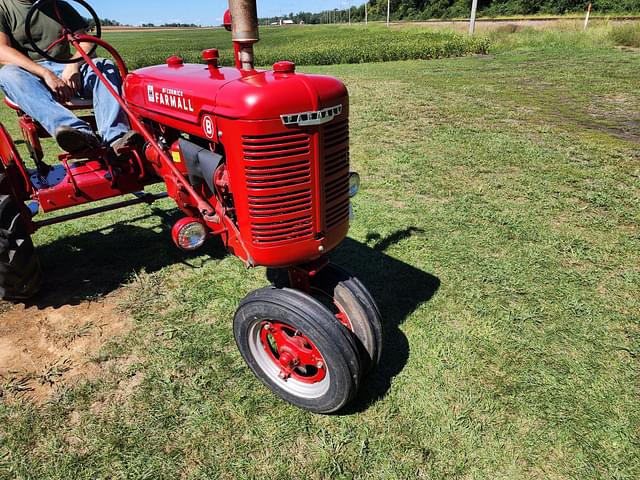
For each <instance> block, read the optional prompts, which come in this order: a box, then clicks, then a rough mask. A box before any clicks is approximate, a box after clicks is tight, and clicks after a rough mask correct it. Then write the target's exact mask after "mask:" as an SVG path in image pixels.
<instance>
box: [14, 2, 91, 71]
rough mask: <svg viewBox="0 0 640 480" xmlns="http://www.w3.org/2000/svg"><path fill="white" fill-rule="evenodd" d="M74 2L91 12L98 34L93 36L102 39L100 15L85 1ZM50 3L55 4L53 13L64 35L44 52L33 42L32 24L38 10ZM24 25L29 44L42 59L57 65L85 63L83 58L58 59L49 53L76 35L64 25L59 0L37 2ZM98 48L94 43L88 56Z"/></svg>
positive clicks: (30, 10)
mask: <svg viewBox="0 0 640 480" xmlns="http://www.w3.org/2000/svg"><path fill="white" fill-rule="evenodd" d="M73 1H74V2H76V3H79V4H80V5H82V6H83V7H84V8H85V9H86V10H87V11H88V12H89V14H90V15H91V18H92V19H93V21H94V22H95V25H96V33H95V35H93V36H94V37H96V38H100V37H101V36H102V26H101V25H100V18H98V15H97V14H96V11H95V10H94V9H93V8H92V7H91V5H89V4H88V3H87V2H85V1H84V0H73ZM50 3H53V12H54V14H55V16H56V19H57V20H58V23H59V24H60V25H61V26H62V35H61V36H60V38H58V39H57V40H56V41H55V42H53V43H52V44H51V45H49V46H48V47H46V48H45V49H44V50H43V49H42V48H40V47H39V46H38V44H37V43H36V42H35V41H34V40H33V35H32V32H31V22H32V20H33V16H34V15H35V13H36V12H37V11H38V10H41V11H42V9H43V7H45V6H46V5H48V4H50ZM24 23H25V29H26V34H27V40H28V41H29V43H30V44H31V46H32V47H33V50H34V51H35V52H36V53H38V54H39V55H41V56H42V57H44V58H46V59H47V60H50V61H52V62H55V63H78V62H82V61H83V59H82V57H78V58H75V59H73V58H57V57H54V56H52V55H50V53H49V52H51V50H53V49H54V48H55V47H56V46H57V45H59V44H61V43H62V42H65V41H67V36H68V35H75V32H73V31H71V29H70V28H69V27H68V26H67V25H66V24H65V23H64V19H63V18H62V13H61V12H60V9H59V8H58V0H38V1H37V2H35V3H34V4H33V6H32V7H31V8H30V9H29V13H27V18H26V19H25V22H24ZM97 48H98V45H97V44H95V43H94V44H93V47H91V50H90V51H89V52H87V54H88V55H89V56H91V55H93V53H94V52H95V51H96V49H97Z"/></svg>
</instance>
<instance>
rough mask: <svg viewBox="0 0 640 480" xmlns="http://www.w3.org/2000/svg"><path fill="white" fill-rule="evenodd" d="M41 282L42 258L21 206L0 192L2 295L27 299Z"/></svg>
mask: <svg viewBox="0 0 640 480" xmlns="http://www.w3.org/2000/svg"><path fill="white" fill-rule="evenodd" d="M41 282H42V273H41V270H40V261H39V260H38V255H37V254H36V251H35V247H34V246H33V242H32V241H31V235H29V234H28V233H27V228H26V225H25V222H24V220H23V218H22V214H21V213H20V211H19V210H18V206H17V205H16V202H15V201H14V200H13V198H12V197H10V196H9V195H0V298H2V299H3V300H9V301H21V300H26V299H28V298H30V297H32V296H33V295H35V294H36V293H37V291H38V289H39V288H40V284H41Z"/></svg>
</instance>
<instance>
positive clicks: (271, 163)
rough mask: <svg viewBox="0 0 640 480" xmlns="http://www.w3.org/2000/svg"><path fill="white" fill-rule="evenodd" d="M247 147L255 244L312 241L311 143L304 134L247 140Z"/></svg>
mask: <svg viewBox="0 0 640 480" xmlns="http://www.w3.org/2000/svg"><path fill="white" fill-rule="evenodd" d="M242 145H243V155H244V164H245V177H246V182H247V189H248V192H249V216H250V219H251V220H250V221H251V236H252V239H253V242H254V243H255V244H259V245H262V246H270V245H279V244H282V243H288V242H291V241H299V240H304V239H308V238H312V237H313V211H312V193H311V190H312V172H311V137H310V136H309V135H308V134H306V133H303V132H299V131H298V132H291V133H283V134H278V135H258V136H243V137H242Z"/></svg>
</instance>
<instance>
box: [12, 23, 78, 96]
mask: <svg viewBox="0 0 640 480" xmlns="http://www.w3.org/2000/svg"><path fill="white" fill-rule="evenodd" d="M0 64H2V65H16V66H18V67H20V68H23V69H24V70H26V71H27V72H29V73H32V74H33V75H35V76H37V77H40V78H41V79H42V80H43V81H44V83H45V84H46V85H47V87H49V89H50V90H51V91H52V92H53V95H54V96H55V97H56V99H57V100H58V101H59V102H66V101H68V100H69V99H70V98H71V97H72V96H73V94H74V92H73V91H72V89H71V88H70V87H69V85H67V84H66V83H65V82H64V81H63V80H61V79H59V78H58V77H57V76H56V74H55V73H53V72H52V71H51V70H49V69H48V68H45V67H43V66H42V65H40V64H38V63H36V62H34V61H33V60H31V59H30V58H29V57H27V56H26V55H24V54H23V53H20V52H19V51H18V50H16V49H15V48H13V47H12V46H11V40H10V39H9V36H8V35H7V34H6V33H2V32H0Z"/></svg>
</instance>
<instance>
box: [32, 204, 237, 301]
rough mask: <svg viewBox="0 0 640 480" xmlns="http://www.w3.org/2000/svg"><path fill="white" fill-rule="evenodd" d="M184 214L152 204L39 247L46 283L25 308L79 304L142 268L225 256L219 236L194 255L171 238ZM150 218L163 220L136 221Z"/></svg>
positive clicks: (197, 262) (193, 264) (192, 264)
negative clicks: (146, 210)
mask: <svg viewBox="0 0 640 480" xmlns="http://www.w3.org/2000/svg"><path fill="white" fill-rule="evenodd" d="M181 217H182V215H181V213H180V212H179V211H177V210H175V211H164V210H161V209H159V208H154V207H151V212H150V213H149V214H147V215H143V216H140V217H137V218H132V219H127V220H125V221H122V222H118V223H116V224H114V225H110V226H108V227H105V228H101V229H96V230H92V231H89V232H85V233H81V234H79V235H70V236H66V237H63V238H60V239H59V240H55V241H53V242H51V243H48V244H46V245H43V246H39V247H38V249H37V250H38V256H39V258H40V262H41V264H42V272H43V279H44V282H43V284H42V287H41V289H40V292H39V293H38V294H37V295H36V296H35V297H34V298H32V299H30V300H29V301H28V302H26V303H25V306H26V307H32V306H35V307H37V308H39V309H44V308H51V307H53V308H60V307H62V306H65V305H78V304H81V303H83V302H86V301H91V300H95V299H97V298H100V297H103V296H105V295H108V294H109V293H111V292H113V291H115V290H117V289H119V288H120V287H122V285H124V284H126V283H128V282H129V281H131V279H132V278H133V277H134V276H135V275H136V274H138V273H139V272H141V271H145V272H147V273H153V272H157V271H159V270H161V269H162V268H164V267H166V266H169V265H173V264H177V263H182V264H184V265H187V266H190V267H192V268H199V267H200V266H201V264H202V257H203V256H204V258H206V260H209V259H216V258H222V257H224V256H225V255H226V251H225V249H224V247H223V245H222V243H221V242H220V241H219V240H218V239H211V240H209V241H208V242H207V243H206V245H205V246H204V247H203V248H202V249H200V250H199V251H198V252H197V253H194V254H189V253H185V252H182V251H180V250H178V249H177V248H176V246H175V245H174V244H173V241H172V240H171V227H172V226H173V224H174V223H175V222H176V221H177V220H178V219H180V218H181ZM150 218H159V219H160V221H159V222H158V223H157V224H156V225H154V226H151V227H140V226H137V225H134V224H133V223H135V222H137V221H141V220H145V219H150ZM196 257H199V258H198V259H197V260H196Z"/></svg>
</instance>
